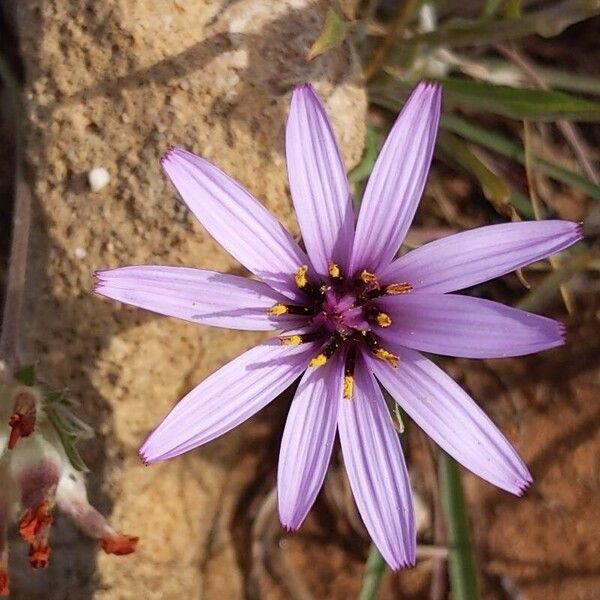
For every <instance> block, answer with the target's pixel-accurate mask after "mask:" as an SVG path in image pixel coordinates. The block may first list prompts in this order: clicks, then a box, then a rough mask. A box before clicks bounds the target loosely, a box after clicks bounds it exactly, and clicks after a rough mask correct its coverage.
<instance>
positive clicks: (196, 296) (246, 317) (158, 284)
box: [94, 265, 300, 331]
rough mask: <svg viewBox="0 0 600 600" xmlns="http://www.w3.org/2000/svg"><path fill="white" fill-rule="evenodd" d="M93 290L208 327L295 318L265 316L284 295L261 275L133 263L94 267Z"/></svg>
mask: <svg viewBox="0 0 600 600" xmlns="http://www.w3.org/2000/svg"><path fill="white" fill-rule="evenodd" d="M96 277H97V281H96V286H95V288H94V291H95V292H96V293H97V294H100V295H101V296H105V297H107V298H112V299H113V300H119V301H121V302H125V303H126V304H130V305H132V306H137V307H139V308H145V309H146V310H151V311H153V312H156V313H159V314H161V315H166V316H168V317H177V318H179V319H184V320H186V321H191V322H192V323H202V324H203V325H212V326H213V327H226V328H230V329H247V330H253V331H268V330H273V329H283V328H289V327H293V326H294V325H296V324H298V323H299V322H300V320H299V319H298V318H285V316H283V317H271V316H269V315H268V314H267V310H268V309H269V308H270V307H271V306H273V305H274V304H277V303H278V302H285V298H284V297H283V296H281V295H280V294H278V293H277V292H275V291H274V290H272V289H271V288H270V287H269V286H268V285H267V284H265V283H262V282H261V281H254V280H252V279H246V278H245V277H238V276H236V275H225V274H222V273H215V272H213V271H203V270H200V269H190V268H187V267H159V266H150V265H143V266H134V267H123V268H120V269H112V270H107V271H98V272H97V273H96Z"/></svg>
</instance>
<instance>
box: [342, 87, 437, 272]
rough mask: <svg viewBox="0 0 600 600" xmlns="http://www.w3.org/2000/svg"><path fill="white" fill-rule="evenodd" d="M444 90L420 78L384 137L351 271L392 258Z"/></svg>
mask: <svg viewBox="0 0 600 600" xmlns="http://www.w3.org/2000/svg"><path fill="white" fill-rule="evenodd" d="M441 97H442V90H441V88H440V86H438V85H436V84H432V83H420V84H419V85H418V86H417V87H416V88H415V90H414V92H413V93H412V94H411V96H410V98H409V99H408V100H407V101H406V104H405V105H404V108H403V109H402V112H401V113H400V115H399V116H398V119H397V120H396V123H395V124H394V126H393V128H392V130H391V132H390V134H389V135H388V137H387V140H386V142H385V144H384V145H383V148H382V149H381V152H380V153H379V157H378V158H377V162H376V163H375V167H374V169H373V172H372V173H371V176H370V177H369V181H368V183H367V187H366V189H365V194H364V196H363V201H362V204H361V207H360V213H359V215H358V222H357V224H356V236H355V240H354V250H353V253H352V261H351V271H355V270H357V269H367V270H369V271H376V270H377V269H378V268H381V267H386V266H387V265H388V264H389V263H390V262H391V261H392V259H393V258H394V255H395V254H396V252H397V251H398V248H399V247H400V244H401V243H402V241H403V240H404V237H405V236H406V232H407V231H408V228H409V227H410V224H411V223H412V220H413V217H414V215H415V212H416V210H417V206H418V205H419V201H420V199H421V195H422V193H423V189H424V187H425V181H426V180H427V173H428V172H429V167H430V165H431V157H432V156H433V148H434V146H435V138H436V135H437V130H438V123H439V118H440V106H441Z"/></svg>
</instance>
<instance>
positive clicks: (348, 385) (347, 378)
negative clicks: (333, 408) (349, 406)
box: [344, 375, 354, 400]
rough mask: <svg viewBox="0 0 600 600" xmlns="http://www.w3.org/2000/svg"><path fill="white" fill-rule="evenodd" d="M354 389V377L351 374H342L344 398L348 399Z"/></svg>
mask: <svg viewBox="0 0 600 600" xmlns="http://www.w3.org/2000/svg"><path fill="white" fill-rule="evenodd" d="M353 391H354V377H352V375H344V398H346V399H347V400H350V399H351V398H352V392H353Z"/></svg>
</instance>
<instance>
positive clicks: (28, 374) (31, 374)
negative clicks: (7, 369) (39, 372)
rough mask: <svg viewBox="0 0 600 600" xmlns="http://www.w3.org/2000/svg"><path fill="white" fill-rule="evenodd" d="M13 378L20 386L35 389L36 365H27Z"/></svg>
mask: <svg viewBox="0 0 600 600" xmlns="http://www.w3.org/2000/svg"><path fill="white" fill-rule="evenodd" d="M13 377H14V378H15V379H16V380H17V381H18V382H19V383H20V384H22V385H27V386H29V387H33V386H34V385H35V365H25V366H24V367H22V368H21V369H19V370H18V371H17V372H16V373H15V374H14V376H13Z"/></svg>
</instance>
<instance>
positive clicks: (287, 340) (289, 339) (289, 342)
mask: <svg viewBox="0 0 600 600" xmlns="http://www.w3.org/2000/svg"><path fill="white" fill-rule="evenodd" d="M279 339H280V340H281V343H282V344H283V345H284V346H299V345H300V344H301V343H302V341H303V340H302V336H301V335H288V336H286V337H281V338H279Z"/></svg>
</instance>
